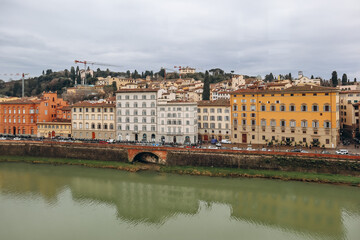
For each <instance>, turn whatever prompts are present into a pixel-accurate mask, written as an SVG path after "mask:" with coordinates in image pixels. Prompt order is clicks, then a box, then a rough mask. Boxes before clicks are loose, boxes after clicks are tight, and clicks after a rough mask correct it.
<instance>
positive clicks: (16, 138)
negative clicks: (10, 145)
mask: <svg viewBox="0 0 360 240" xmlns="http://www.w3.org/2000/svg"><path fill="white" fill-rule="evenodd" d="M13 140H15V141H20V140H21V138H19V137H14V138H13Z"/></svg>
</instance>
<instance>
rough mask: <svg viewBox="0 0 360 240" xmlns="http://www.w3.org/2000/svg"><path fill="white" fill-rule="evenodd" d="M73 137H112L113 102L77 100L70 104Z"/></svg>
mask: <svg viewBox="0 0 360 240" xmlns="http://www.w3.org/2000/svg"><path fill="white" fill-rule="evenodd" d="M71 113H72V117H71V126H72V137H73V138H84V139H104V140H107V139H114V138H115V104H114V103H109V102H91V101H84V102H78V103H75V104H73V105H72V106H71Z"/></svg>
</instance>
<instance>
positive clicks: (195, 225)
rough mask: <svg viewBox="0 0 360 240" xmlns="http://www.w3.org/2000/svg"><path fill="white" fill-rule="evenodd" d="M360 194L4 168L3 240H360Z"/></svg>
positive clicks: (303, 186)
mask: <svg viewBox="0 0 360 240" xmlns="http://www.w3.org/2000/svg"><path fill="white" fill-rule="evenodd" d="M359 236H360V189H359V188H356V187H348V186H334V185H324V184H314V183H302V182H283V181H276V180H263V179H242V178H236V179H230V178H211V177H199V176H181V175H173V174H158V173H154V172H141V173H129V172H123V171H117V170H110V169H93V168H85V167H78V166H51V165H40V164H38V165H32V164H22V163H0V239H2V240H12V239H21V240H22V239H27V240H29V239H34V240H43V239H47V240H48V239H52V240H55V239H62V240H63V239H76V240H81V239H86V240H91V239H96V240H99V239H127V240H129V239H147V240H148V239H157V240H161V239H167V240H170V239H171V240H174V239H207V240H211V239H277V240H281V239H359Z"/></svg>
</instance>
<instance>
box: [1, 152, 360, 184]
mask: <svg viewBox="0 0 360 240" xmlns="http://www.w3.org/2000/svg"><path fill="white" fill-rule="evenodd" d="M0 162H25V163H32V164H52V165H79V166H86V167H93V168H109V169H117V170H125V171H130V172H138V171H146V170H150V171H157V172H162V173H175V174H186V175H197V176H211V177H247V178H269V179H280V180H286V181H289V180H290V181H303V182H318V183H329V184H345V185H351V186H358V187H360V177H355V176H345V175H339V174H324V173H303V172H284V171H273V170H254V169H238V168H212V167H192V166H160V165H154V164H144V163H138V162H136V163H133V164H131V163H124V162H117V161H94V160H82V159H67V158H45V157H30V156H0Z"/></svg>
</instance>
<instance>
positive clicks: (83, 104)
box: [71, 101, 116, 107]
mask: <svg viewBox="0 0 360 240" xmlns="http://www.w3.org/2000/svg"><path fill="white" fill-rule="evenodd" d="M115 105H116V104H115V103H107V102H88V101H84V102H77V103H75V104H73V105H71V107H115Z"/></svg>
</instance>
